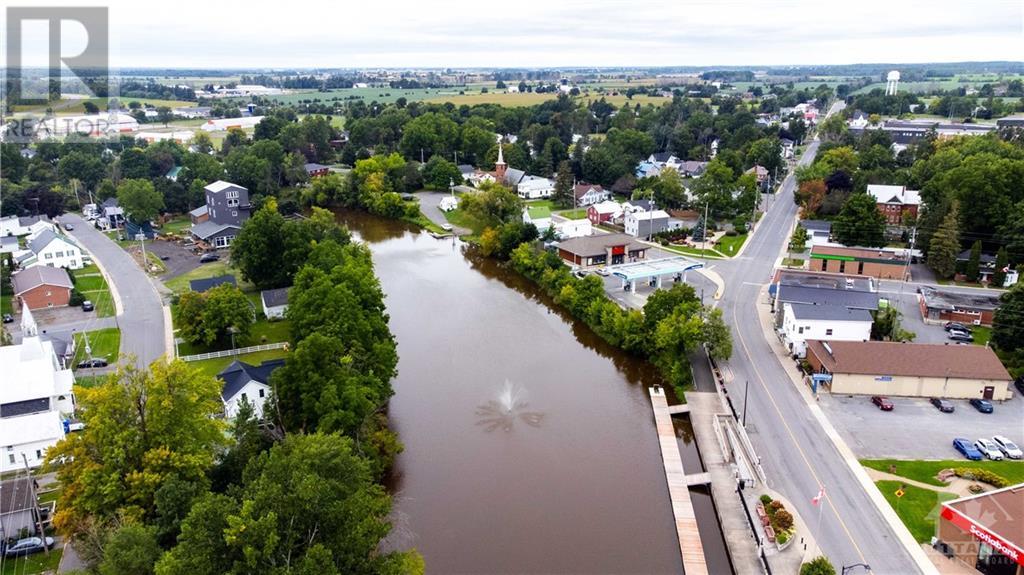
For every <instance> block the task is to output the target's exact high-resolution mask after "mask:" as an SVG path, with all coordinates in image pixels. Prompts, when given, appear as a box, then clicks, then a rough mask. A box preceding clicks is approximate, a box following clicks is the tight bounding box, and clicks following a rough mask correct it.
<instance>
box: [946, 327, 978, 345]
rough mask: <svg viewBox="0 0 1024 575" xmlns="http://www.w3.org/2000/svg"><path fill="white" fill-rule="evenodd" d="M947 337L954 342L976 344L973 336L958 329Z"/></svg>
mask: <svg viewBox="0 0 1024 575" xmlns="http://www.w3.org/2000/svg"><path fill="white" fill-rule="evenodd" d="M946 337H947V338H949V339H950V340H952V341H962V342H964V343H973V342H974V336H973V335H971V334H969V333H967V332H966V331H960V330H958V329H954V330H952V331H950V332H949V335H947V336H946Z"/></svg>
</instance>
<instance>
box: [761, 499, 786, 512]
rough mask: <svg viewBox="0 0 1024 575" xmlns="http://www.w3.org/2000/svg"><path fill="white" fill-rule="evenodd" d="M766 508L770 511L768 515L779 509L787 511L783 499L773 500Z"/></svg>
mask: <svg viewBox="0 0 1024 575" xmlns="http://www.w3.org/2000/svg"><path fill="white" fill-rule="evenodd" d="M765 509H766V510H767V511H768V515H772V516H774V515H775V514H776V513H777V512H779V511H785V509H786V506H785V505H783V504H782V502H781V501H772V502H771V503H769V504H768V506H767V507H766V508H765Z"/></svg>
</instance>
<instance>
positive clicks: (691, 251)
mask: <svg viewBox="0 0 1024 575" xmlns="http://www.w3.org/2000/svg"><path fill="white" fill-rule="evenodd" d="M661 249H664V250H669V251H671V252H676V253H679V254H684V255H688V256H697V257H706V258H710V259H713V260H717V259H720V258H722V257H724V256H723V255H722V254H720V253H718V252H716V251H715V250H713V249H711V248H706V249H704V250H703V251H702V250H701V249H700V248H691V247H690V246H661Z"/></svg>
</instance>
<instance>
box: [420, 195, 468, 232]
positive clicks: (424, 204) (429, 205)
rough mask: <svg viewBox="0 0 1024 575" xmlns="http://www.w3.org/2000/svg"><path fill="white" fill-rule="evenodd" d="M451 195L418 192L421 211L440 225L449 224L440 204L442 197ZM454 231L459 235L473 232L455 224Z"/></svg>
mask: <svg viewBox="0 0 1024 575" xmlns="http://www.w3.org/2000/svg"><path fill="white" fill-rule="evenodd" d="M450 195H451V194H449V193H448V192H427V191H424V192H416V197H417V198H418V199H419V201H420V211H421V212H423V215H424V216H427V219H428V220H430V221H432V222H434V223H435V224H437V225H439V226H442V225H444V224H447V223H448V219H447V218H445V217H444V212H442V211H441V208H440V207H438V206H440V205H441V198H444V197H445V196H450ZM453 231H454V232H455V234H456V235H459V236H464V235H467V234H471V233H473V231H472V230H468V229H466V228H463V227H460V226H455V227H454V230H453Z"/></svg>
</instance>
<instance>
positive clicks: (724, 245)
mask: <svg viewBox="0 0 1024 575" xmlns="http://www.w3.org/2000/svg"><path fill="white" fill-rule="evenodd" d="M746 241H747V234H742V235H738V236H722V237H721V238H720V239H719V240H718V245H716V246H715V249H716V250H718V251H719V252H721V253H722V254H724V255H727V256H729V257H732V256H734V255H736V252H738V251H740V247H742V246H743V243H744V242H746Z"/></svg>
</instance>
